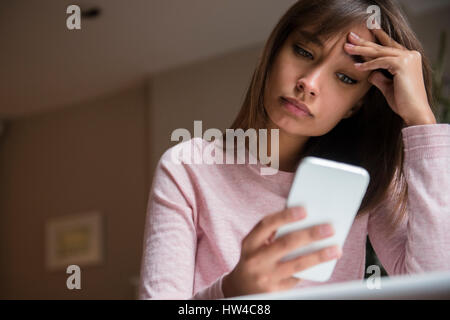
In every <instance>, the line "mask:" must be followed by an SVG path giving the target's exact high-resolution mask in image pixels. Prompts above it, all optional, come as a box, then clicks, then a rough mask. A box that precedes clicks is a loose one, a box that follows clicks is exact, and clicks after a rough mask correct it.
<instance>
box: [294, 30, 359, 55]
mask: <svg viewBox="0 0 450 320" xmlns="http://www.w3.org/2000/svg"><path fill="white" fill-rule="evenodd" d="M296 31H297V34H298V35H299V36H300V37H303V38H305V39H306V41H308V42H312V43H314V44H316V45H317V46H319V47H321V48H323V43H322V41H320V39H319V38H318V37H317V36H316V35H315V34H313V33H311V32H308V31H304V30H296ZM346 54H347V55H348V56H349V57H350V58H351V59H352V61H353V62H356V63H364V62H366V61H367V60H365V59H364V57H363V56H360V55H350V54H348V53H346Z"/></svg>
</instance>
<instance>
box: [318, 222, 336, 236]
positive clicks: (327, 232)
mask: <svg viewBox="0 0 450 320" xmlns="http://www.w3.org/2000/svg"><path fill="white" fill-rule="evenodd" d="M332 234H333V227H332V226H330V225H328V224H326V225H322V226H320V227H319V235H320V236H321V237H326V236H331V235H332Z"/></svg>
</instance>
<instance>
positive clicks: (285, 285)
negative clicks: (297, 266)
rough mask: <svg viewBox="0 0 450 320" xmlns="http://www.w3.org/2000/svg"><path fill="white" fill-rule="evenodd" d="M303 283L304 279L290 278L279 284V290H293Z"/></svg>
mask: <svg viewBox="0 0 450 320" xmlns="http://www.w3.org/2000/svg"><path fill="white" fill-rule="evenodd" d="M302 281H303V279H300V278H296V277H289V278H287V279H283V280H281V281H280V282H279V289H280V290H283V291H284V290H289V289H292V288H294V287H295V286H296V285H298V284H299V283H300V282H302Z"/></svg>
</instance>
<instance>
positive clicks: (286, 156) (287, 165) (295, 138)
mask: <svg viewBox="0 0 450 320" xmlns="http://www.w3.org/2000/svg"><path fill="white" fill-rule="evenodd" d="M271 129H279V144H278V145H279V150H278V154H279V161H278V163H279V165H278V169H279V170H281V171H287V172H294V171H295V169H296V168H297V164H298V161H299V160H300V156H301V153H302V151H303V149H304V147H305V144H306V142H307V141H308V139H309V137H307V136H299V135H294V134H291V133H289V132H286V131H284V130H283V129H281V128H279V127H278V126H277V125H275V124H274V123H272V122H271V123H270V124H269V125H268V126H267V141H268V142H270V141H271V135H270V131H271ZM258 142H259V141H258ZM258 144H259V143H258ZM270 145H271V143H268V147H267V153H268V155H269V156H270V155H271V150H270Z"/></svg>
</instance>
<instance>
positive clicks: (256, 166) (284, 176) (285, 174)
mask: <svg viewBox="0 0 450 320" xmlns="http://www.w3.org/2000/svg"><path fill="white" fill-rule="evenodd" d="M245 154H246V158H247V159H249V161H248V162H246V165H247V167H249V168H250V169H251V170H252V171H254V172H255V173H257V174H258V175H260V176H261V177H262V178H264V179H268V180H272V181H277V182H292V180H293V179H294V176H295V172H289V171H282V170H279V169H278V170H277V172H276V173H275V174H261V172H262V171H263V170H262V169H263V168H265V169H266V170H269V168H271V167H270V166H268V165H265V164H262V163H261V162H260V161H259V160H258V158H257V157H256V156H255V155H254V154H253V153H252V152H249V150H248V149H247V148H245Z"/></svg>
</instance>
